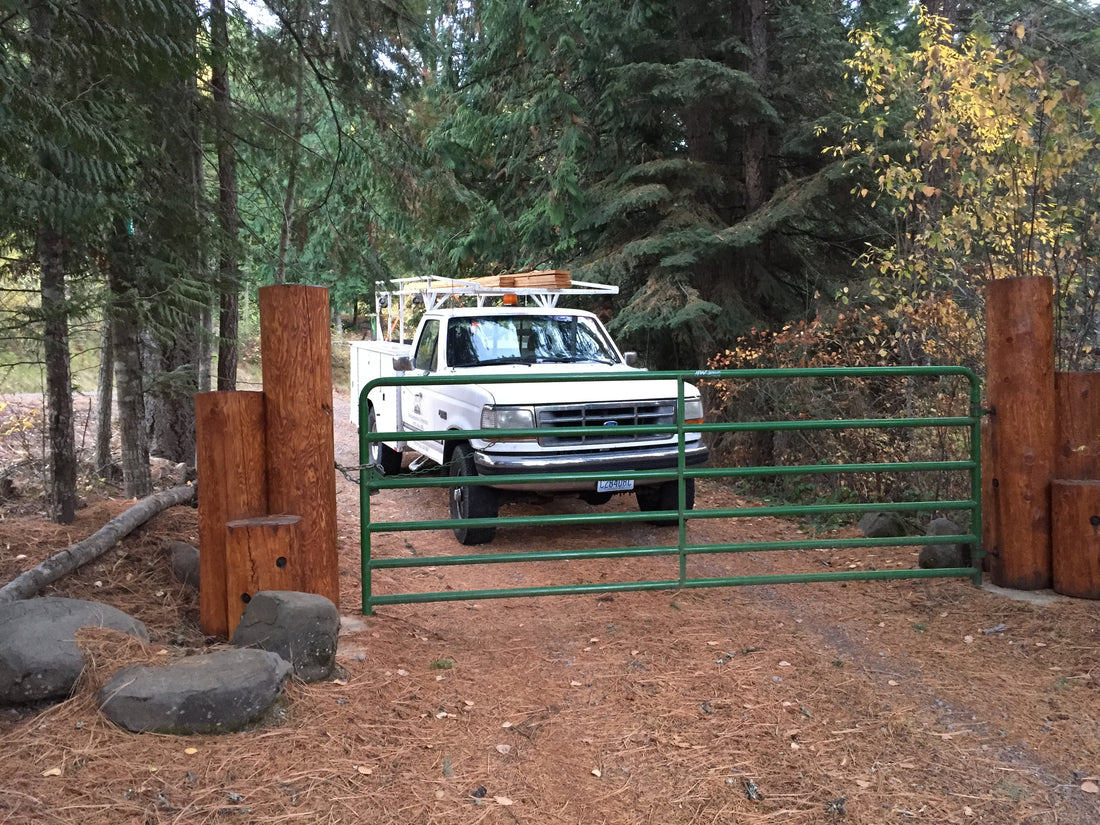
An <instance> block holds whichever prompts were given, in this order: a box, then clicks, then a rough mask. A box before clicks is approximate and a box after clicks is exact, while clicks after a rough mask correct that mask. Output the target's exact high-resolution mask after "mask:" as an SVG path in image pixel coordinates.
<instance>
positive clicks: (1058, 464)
mask: <svg viewBox="0 0 1100 825" xmlns="http://www.w3.org/2000/svg"><path fill="white" fill-rule="evenodd" d="M1054 404H1055V415H1054V420H1055V440H1054V477H1055V478H1075V479H1091V480H1094V481H1100V372H1056V373H1055V374H1054Z"/></svg>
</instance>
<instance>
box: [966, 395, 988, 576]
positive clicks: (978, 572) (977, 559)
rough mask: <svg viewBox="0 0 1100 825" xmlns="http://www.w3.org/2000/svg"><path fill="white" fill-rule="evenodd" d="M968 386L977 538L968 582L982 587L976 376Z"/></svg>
mask: <svg viewBox="0 0 1100 825" xmlns="http://www.w3.org/2000/svg"><path fill="white" fill-rule="evenodd" d="M968 378H969V384H970V415H971V416H972V417H973V418H974V423H973V424H971V425H970V461H971V463H972V464H973V465H974V466H972V467H971V468H970V497H971V498H972V499H973V505H974V506H973V507H971V509H970V532H971V533H973V534H974V535H975V536H977V537H978V540H977V541H976V542H975V543H974V545H973V546H972V549H971V551H970V565H971V567H973V568H974V573H973V574H972V575H971V576H970V582H971V584H973V585H974V586H975V587H981V586H982V558H983V557H984V556H985V544H984V541H985V539H984V537H983V536H982V494H983V492H982V412H983V411H982V387H981V383H980V382H979V381H978V378H977V376H975V375H973V374H971V375H969V376H968Z"/></svg>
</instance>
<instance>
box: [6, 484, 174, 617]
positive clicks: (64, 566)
mask: <svg viewBox="0 0 1100 825" xmlns="http://www.w3.org/2000/svg"><path fill="white" fill-rule="evenodd" d="M194 498H195V487H194V486H193V485H182V486H179V487H172V488H171V489H168V490H164V491H162V492H159V493H154V494H153V495H151V496H146V497H145V498H143V499H141V500H140V501H138V502H137V503H136V504H135V505H134V506H133V507H131V508H129V509H128V510H126V511H125V512H123V513H120V514H119V515H117V516H115V517H114V518H113V519H111V520H110V521H109V522H107V523H106V524H105V525H103V527H101V528H100V529H99V530H97V531H96V532H95V533H93V534H92V535H90V536H88V538H86V539H84V540H83V541H78V542H77V543H76V544H73V545H70V546H69V547H66V548H65V549H64V550H62V551H61V552H60V553H55V554H54V555H52V556H50V557H49V558H48V559H46V560H45V561H44V562H42V563H41V564H40V565H38V566H37V567H32V568H31V569H30V570H27V571H26V572H24V573H20V574H19V575H18V576H16V577H15V578H14V579H12V580H11V581H10V582H8V583H7V584H5V585H4V586H3V587H0V604H2V603H4V602H13V601H16V600H18V599H29V598H30V597H31V596H34V595H35V594H36V593H38V592H39V591H40V590H41V589H42V588H43V587H45V586H46V585H47V584H52V583H53V582H55V581H57V580H58V579H60V578H61V577H62V576H65V575H68V574H69V573H72V572H73V571H74V570H76V569H77V568H79V567H82V566H83V565H85V564H87V563H88V562H90V561H94V560H95V559H97V558H99V557H100V556H102V555H103V554H104V553H106V552H107V551H108V550H110V549H111V548H112V547H114V546H115V545H116V544H117V543H118V542H119V541H121V540H122V539H124V538H125V537H126V536H128V535H129V534H130V533H132V532H133V531H134V530H136V529H137V528H138V527H140V526H141V525H143V524H144V523H145V522H147V521H148V520H149V519H151V518H153V516H155V515H157V514H158V513H162V512H164V511H165V510H167V509H168V508H169V507H174V506H176V505H177V504H187V503H188V502H190V501H192V500H193V499H194Z"/></svg>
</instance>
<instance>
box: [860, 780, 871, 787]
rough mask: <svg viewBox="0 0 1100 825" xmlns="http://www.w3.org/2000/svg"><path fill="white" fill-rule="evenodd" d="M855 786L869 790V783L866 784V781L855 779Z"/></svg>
mask: <svg viewBox="0 0 1100 825" xmlns="http://www.w3.org/2000/svg"><path fill="white" fill-rule="evenodd" d="M856 784H857V785H858V786H859V787H861V788H870V787H871V783H870V782H868V781H867V780H866V779H857V780H856Z"/></svg>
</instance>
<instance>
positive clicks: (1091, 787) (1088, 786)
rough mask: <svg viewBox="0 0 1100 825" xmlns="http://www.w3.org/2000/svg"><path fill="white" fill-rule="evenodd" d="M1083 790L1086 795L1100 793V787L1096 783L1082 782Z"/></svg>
mask: <svg viewBox="0 0 1100 825" xmlns="http://www.w3.org/2000/svg"><path fill="white" fill-rule="evenodd" d="M1081 790H1083V791H1084V792H1085V793H1100V785H1097V784H1096V783H1095V782H1082V783H1081Z"/></svg>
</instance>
